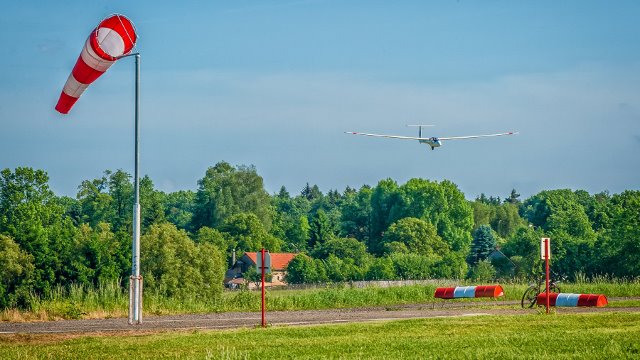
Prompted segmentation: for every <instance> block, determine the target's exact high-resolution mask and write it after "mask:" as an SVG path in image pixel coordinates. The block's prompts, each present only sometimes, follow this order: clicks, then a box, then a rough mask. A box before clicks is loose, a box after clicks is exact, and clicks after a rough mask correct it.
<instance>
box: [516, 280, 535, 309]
mask: <svg viewBox="0 0 640 360" xmlns="http://www.w3.org/2000/svg"><path fill="white" fill-rule="evenodd" d="M537 298H538V287H536V286H529V287H528V288H527V290H525V292H524V294H523V295H522V300H521V301H520V305H522V308H523V309H527V308H532V307H533V305H535V304H536V300H537Z"/></svg>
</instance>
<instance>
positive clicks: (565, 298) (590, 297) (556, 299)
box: [536, 292, 609, 307]
mask: <svg viewBox="0 0 640 360" xmlns="http://www.w3.org/2000/svg"><path fill="white" fill-rule="evenodd" d="M536 301H537V303H538V305H545V304H546V303H547V293H546V292H541V293H540V294H538V298H537V299H536ZM608 304H609V302H608V301H607V297H606V296H604V295H600V294H569V293H559V294H558V293H550V294H549V306H595V307H604V306H607V305H608Z"/></svg>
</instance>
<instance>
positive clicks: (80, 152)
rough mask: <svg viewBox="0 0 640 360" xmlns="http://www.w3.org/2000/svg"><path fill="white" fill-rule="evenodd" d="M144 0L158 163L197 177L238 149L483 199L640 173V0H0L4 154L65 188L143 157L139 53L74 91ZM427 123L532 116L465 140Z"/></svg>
mask: <svg viewBox="0 0 640 360" xmlns="http://www.w3.org/2000/svg"><path fill="white" fill-rule="evenodd" d="M116 12H118V13H122V14H125V15H126V16H127V17H129V18H130V19H131V20H132V21H133V22H134V24H135V25H136V28H137V30H138V33H139V36H140V37H139V41H138V46H137V51H139V52H140V53H141V54H142V61H141V66H142V86H141V155H140V162H141V173H142V174H148V175H149V176H150V177H151V178H152V179H153V181H154V183H155V185H156V187H157V188H159V189H161V190H163V191H176V190H183V189H196V188H197V180H198V179H200V178H202V177H203V176H204V173H205V170H206V169H207V167H209V166H213V165H214V164H215V163H217V162H219V161H222V160H225V161H228V162H230V163H231V164H233V165H238V164H245V165H249V164H253V165H255V166H256V167H257V169H258V173H259V174H261V175H262V176H263V177H264V179H265V185H266V187H267V190H268V191H269V192H271V193H273V192H276V191H277V190H278V189H279V188H280V186H281V185H285V186H286V187H287V189H289V191H290V192H291V193H298V191H299V190H301V189H302V188H303V186H304V185H305V183H307V182H310V183H312V184H313V183H315V184H318V186H320V189H321V190H322V191H324V192H326V191H328V190H329V189H338V190H343V189H344V188H345V186H347V185H349V186H351V187H356V188H357V187H360V186H361V185H363V184H369V185H375V184H376V183H377V182H378V181H379V180H381V179H384V178H387V177H391V178H393V179H396V180H397V181H398V182H400V183H404V182H405V181H406V180H408V179H410V178H413V177H421V178H427V179H432V180H443V179H449V180H451V181H453V182H454V183H456V184H458V185H459V186H460V188H461V189H462V191H464V192H465V194H466V196H467V198H470V199H472V198H474V197H475V196H477V195H478V194H480V193H481V192H484V193H486V194H487V195H494V196H501V197H504V196H506V195H508V194H509V192H510V191H511V189H512V188H515V189H516V190H517V191H518V192H520V193H521V194H522V195H523V197H526V196H530V195H533V194H535V193H537V192H539V191H541V190H545V189H556V188H572V189H584V190H587V191H589V192H599V191H603V190H609V191H611V192H620V191H623V190H625V189H640V21H639V19H640V2H638V1H584V0H580V1H541V0H539V1H469V0H459V1H429V2H427V1H340V0H326V1H325V0H317V1H314V0H309V1H284V0H283V1H265V0H262V1H201V2H193V1H181V2H175V1H174V2H165V1H158V0H156V1H104V0H98V1H47V2H45V1H14V2H7V3H5V4H3V10H2V12H0V44H1V46H2V56H1V57H0V122H1V123H0V124H1V125H0V168H7V167H8V168H15V167H18V166H29V167H33V168H38V169H44V170H46V171H47V172H48V173H49V176H50V185H51V187H52V188H53V190H54V191H55V192H56V193H57V194H60V195H69V196H75V195H76V192H77V186H78V185H79V184H80V182H81V181H82V180H86V179H93V178H97V177H99V176H101V174H102V172H103V171H104V170H105V169H111V170H115V169H123V170H125V171H127V172H129V173H133V74H134V73H133V68H134V65H133V59H126V60H121V61H119V62H118V63H116V64H115V65H114V66H112V68H111V69H109V70H108V72H107V73H106V74H105V75H104V76H102V77H101V78H99V79H98V80H97V81H96V82H95V83H93V84H92V85H91V86H90V87H89V89H88V90H87V91H86V92H85V93H84V94H83V96H82V97H81V98H80V100H79V101H78V103H77V104H76V106H75V107H74V108H73V109H72V110H71V113H70V114H69V115H66V116H63V115H60V114H58V113H57V112H55V110H54V106H55V103H56V101H57V99H58V96H59V95H60V91H61V89H62V86H63V85H64V83H65V81H66V79H67V76H68V75H69V73H70V71H71V68H72V67H73V65H74V63H75V61H76V59H77V57H78V54H79V53H80V50H81V48H82V46H83V44H84V41H85V40H86V37H87V36H88V35H89V32H90V31H91V30H92V29H93V28H94V27H95V26H96V25H97V24H98V22H99V21H100V20H101V19H102V18H104V17H106V16H107V15H109V14H111V13H116ZM415 123H422V124H435V125H437V126H436V127H433V128H429V129H428V131H427V135H435V136H454V135H471V134H482V133H493V132H502V131H511V130H516V131H520V135H518V136H512V137H501V138H493V139H478V140H469V141H460V142H450V143H446V144H445V145H444V146H443V147H442V148H439V149H436V150H435V151H431V150H428V148H427V147H426V146H424V145H419V144H418V143H414V142H411V141H403V140H391V139H389V140H386V139H376V138H366V137H356V136H351V135H346V134H344V133H343V132H344V131H360V132H374V133H389V134H398V135H416V133H415V129H412V128H407V127H406V126H405V125H406V124H415Z"/></svg>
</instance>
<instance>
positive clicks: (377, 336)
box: [0, 313, 640, 359]
mask: <svg viewBox="0 0 640 360" xmlns="http://www.w3.org/2000/svg"><path fill="white" fill-rule="evenodd" d="M639 339H640V314H637V313H593V314H563V315H542V314H532V315H522V316H475V317H455V318H437V319H420V320H403V321H390V322H377V323H360V324H344V325H322V326H306V327H291V328H287V327H279V328H267V329H260V328H256V329H244V330H232V331H193V332H168V333H157V334H147V335H128V336H127V335H126V334H124V335H122V334H120V335H109V336H81V337H77V338H68V337H65V336H64V335H21V336H20V335H12V336H9V335H3V336H0V354H2V358H3V359H32V358H40V359H115V358H122V359H124V358H146V359H167V358H169V359H171V358H193V359H310V358H314V359H317V358H350V359H362V358H366V359H369V358H378V359H412V358H414V359H424V358H442V359H457V358H494V359H502V358H504V359H509V358H518V359H521V358H549V359H550V358H553V359H557V358H575V359H601V358H611V359H625V358H640V341H638V340H639Z"/></svg>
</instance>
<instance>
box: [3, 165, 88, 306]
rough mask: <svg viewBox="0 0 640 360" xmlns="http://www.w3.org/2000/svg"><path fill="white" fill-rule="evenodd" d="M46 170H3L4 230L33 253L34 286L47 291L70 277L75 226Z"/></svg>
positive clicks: (35, 288) (4, 232)
mask: <svg viewBox="0 0 640 360" xmlns="http://www.w3.org/2000/svg"><path fill="white" fill-rule="evenodd" d="M48 180H49V177H48V176H47V174H46V173H45V172H44V171H42V170H33V169H31V168H16V169H15V171H13V172H12V171H11V170H9V169H4V170H2V171H1V172H0V233H2V234H6V235H8V236H10V237H11V238H13V239H14V241H15V242H16V243H17V244H18V245H19V246H20V248H21V249H22V250H24V251H26V252H27V253H28V254H31V255H32V256H33V265H34V267H35V268H34V273H33V279H34V282H33V288H32V290H34V291H36V292H38V293H47V292H48V291H50V290H51V288H52V287H53V285H54V284H55V283H56V282H65V281H67V280H68V279H69V277H70V274H69V272H70V268H69V266H68V265H69V259H70V257H71V247H72V239H73V237H74V233H75V227H74V226H73V222H72V220H71V219H70V218H69V217H67V216H64V213H65V210H64V208H63V207H62V206H61V205H60V202H59V201H58V200H57V199H56V197H55V195H54V194H53V192H52V191H51V190H50V189H49V185H48Z"/></svg>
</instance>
